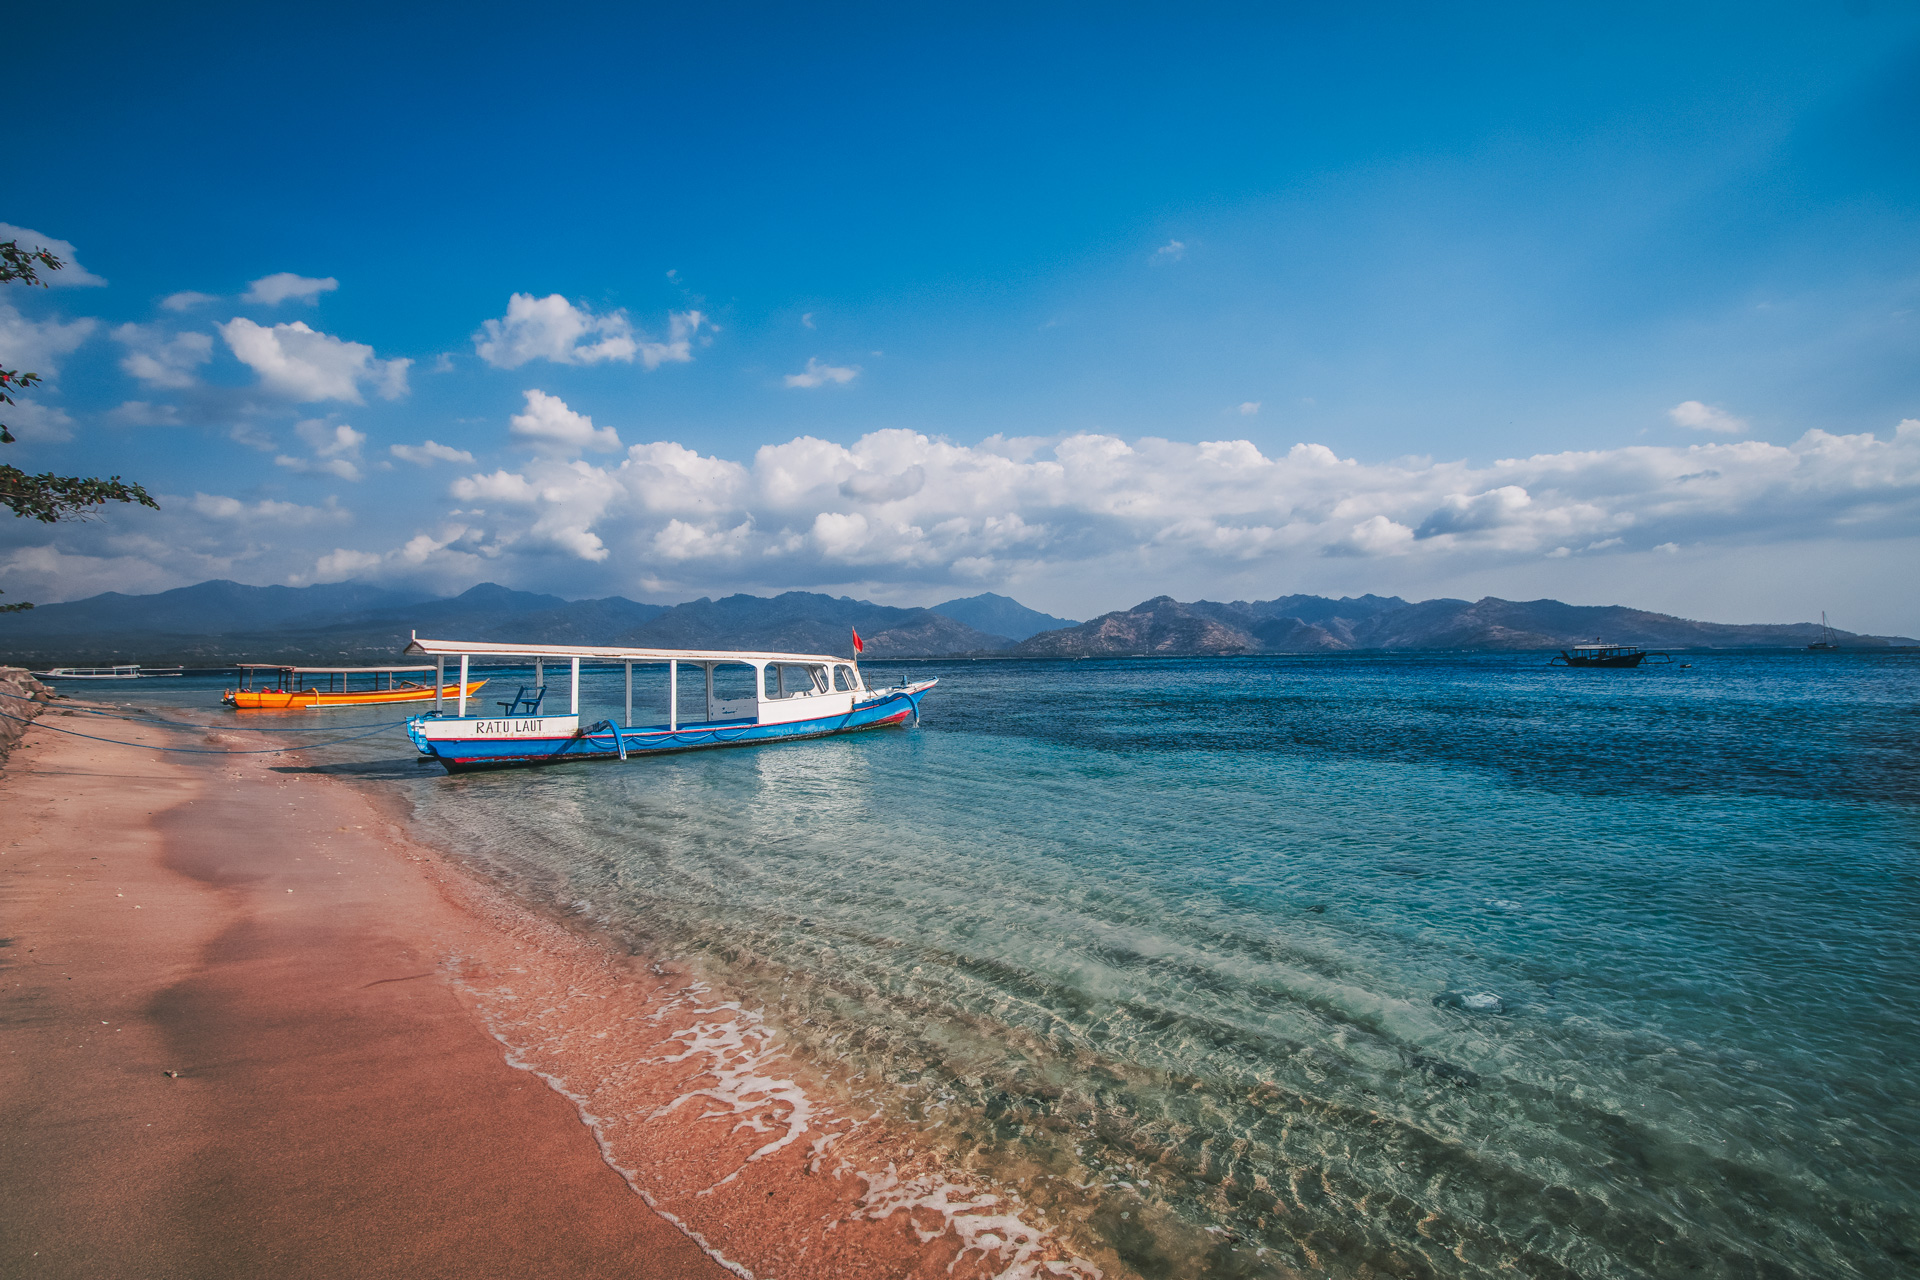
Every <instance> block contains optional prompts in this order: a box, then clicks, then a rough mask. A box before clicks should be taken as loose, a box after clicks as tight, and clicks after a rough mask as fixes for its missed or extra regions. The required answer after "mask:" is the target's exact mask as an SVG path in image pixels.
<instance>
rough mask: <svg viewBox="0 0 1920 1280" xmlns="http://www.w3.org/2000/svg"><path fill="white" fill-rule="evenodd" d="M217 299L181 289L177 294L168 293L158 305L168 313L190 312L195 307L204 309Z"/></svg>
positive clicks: (217, 299) (206, 294)
mask: <svg viewBox="0 0 1920 1280" xmlns="http://www.w3.org/2000/svg"><path fill="white" fill-rule="evenodd" d="M218 301H220V299H219V298H217V297H216V296H214V295H213V294H211V293H196V292H195V291H193V290H192V289H183V290H181V291H180V292H179V293H170V294H168V295H167V296H166V297H164V298H162V299H160V305H161V306H162V307H163V308H165V309H166V310H168V311H191V310H193V309H194V308H195V307H204V306H206V305H207V304H208V303H209V302H218Z"/></svg>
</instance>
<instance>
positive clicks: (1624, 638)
mask: <svg viewBox="0 0 1920 1280" xmlns="http://www.w3.org/2000/svg"><path fill="white" fill-rule="evenodd" d="M1835 634H1836V636H1837V637H1838V638H1839V640H1840V643H1841V645H1842V646H1843V647H1846V648H1885V647H1887V646H1890V645H1911V644H1913V643H1914V642H1913V641H1912V640H1910V639H1907V638H1905V637H1903V636H1861V635H1855V634H1853V633H1852V632H1847V631H1836V632H1835ZM1821 636H1822V632H1821V630H1820V628H1819V626H1817V625H1816V624H1814V623H1811V622H1792V623H1759V624H1741V623H1720V622H1694V621H1690V620H1689V619H1686V618H1676V617H1672V616H1671V615H1668V614H1664V613H1649V612H1647V611H1646V610H1644V609H1629V608H1625V607H1623V606H1621V605H1572V604H1562V603H1561V602H1560V601H1558V600H1527V601H1514V600H1501V599H1498V598H1496V597H1493V596H1488V597H1486V598H1485V599H1483V600H1476V601H1468V600H1424V601H1421V602H1420V603H1418V604H1409V603H1408V602H1407V601H1405V600H1402V599H1400V598H1399V597H1398V596H1386V597H1382V596H1371V595H1369V596H1360V597H1358V598H1345V599H1340V600H1329V599H1327V598H1326V597H1324V596H1282V597H1280V598H1279V599H1277V600H1254V601H1246V600H1236V601H1234V602H1232V603H1231V604H1219V603H1216V602H1214V601H1211V600H1196V601H1194V602H1192V603H1188V604H1183V603H1181V602H1180V601H1178V600H1175V599H1174V598H1173V597H1172V596H1158V597H1156V598H1154V599H1152V600H1148V601H1146V602H1144V603H1142V604H1137V605H1135V606H1134V607H1133V608H1131V609H1121V610H1116V611H1114V612H1113V613H1107V614H1102V615H1101V616H1100V617H1098V618H1095V619H1093V620H1092V621H1090V622H1083V623H1081V624H1080V625H1079V626H1077V627H1065V628H1062V629H1060V630H1056V631H1045V632H1042V633H1040V634H1039V635H1036V636H1032V637H1030V638H1029V639H1027V640H1025V641H1023V642H1021V643H1020V644H1018V645H1016V646H1014V648H1013V649H1012V651H1011V653H1012V655H1013V656H1016V657H1032V658H1066V657H1073V658H1079V657H1121V656H1126V655H1133V654H1162V655H1167V656H1175V655H1179V656H1195V655H1225V654H1241V653H1332V652H1338V651H1341V650H1347V649H1479V650H1489V649H1491V650H1500V649H1562V648H1566V647H1568V646H1571V645H1575V644H1581V643H1586V642H1590V641H1593V640H1595V639H1605V640H1606V641H1608V642H1610V643H1613V644H1631V645H1641V646H1644V647H1647V648H1660V649H1804V648H1805V647H1806V646H1807V645H1809V644H1811V643H1813V642H1814V641H1816V640H1819V639H1820V638H1821Z"/></svg>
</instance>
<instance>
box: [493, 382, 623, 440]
mask: <svg viewBox="0 0 1920 1280" xmlns="http://www.w3.org/2000/svg"><path fill="white" fill-rule="evenodd" d="M526 396H527V407H526V411H525V412H524V413H516V414H514V415H513V417H512V418H511V419H509V421H508V429H509V430H510V431H511V432H512V433H513V435H514V436H515V438H517V439H520V440H528V441H532V442H533V443H535V444H541V445H550V446H553V447H556V448H560V449H564V450H579V449H593V450H596V451H598V452H601V453H611V452H612V451H613V450H615V449H618V448H619V447H620V435H619V433H618V432H616V431H615V430H614V429H613V428H612V427H595V426H594V425H593V419H592V418H589V417H588V416H587V415H586V414H584V413H575V412H574V411H573V410H572V409H569V408H568V407H567V402H566V401H564V400H562V399H561V398H560V397H559V396H550V395H548V394H547V393H546V392H544V391H528V392H527V393H526Z"/></svg>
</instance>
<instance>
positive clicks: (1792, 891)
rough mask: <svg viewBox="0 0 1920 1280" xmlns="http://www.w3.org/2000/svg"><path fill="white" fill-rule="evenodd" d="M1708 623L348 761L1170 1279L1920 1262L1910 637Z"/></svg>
mask: <svg viewBox="0 0 1920 1280" xmlns="http://www.w3.org/2000/svg"><path fill="white" fill-rule="evenodd" d="M1689 660H1690V661H1691V662H1692V663H1693V664H1694V665H1693V666H1692V667H1691V668H1690V669H1680V668H1678V667H1672V668H1663V669H1649V670H1642V671H1634V672H1609V671H1567V670H1564V669H1550V668H1546V667H1544V666H1542V665H1541V659H1540V657H1539V656H1538V655H1518V656H1515V655H1497V656H1456V655H1412V656H1404V657H1377V656H1364V655H1346V656H1338V657H1332V658H1310V659H1281V658H1275V659H1227V660H1193V661H1179V660H1143V661H1118V662H1061V663H1013V662H959V663H944V664H943V663H917V664H912V665H911V667H910V668H896V669H901V670H911V672H912V673H913V674H914V675H916V676H919V675H938V676H939V677H940V678H941V680H942V683H941V685H940V687H939V688H938V689H937V690H935V691H934V693H933V694H932V695H931V696H930V697H929V699H928V701H927V703H926V715H925V718H924V721H923V723H922V725H921V727H920V728H918V729H914V730H904V731H885V732H876V733H872V734H865V735H857V736H853V737H848V738H839V739H825V740H821V741H816V742H807V743H798V744H791V745H786V746H777V747H770V748H759V749H753V750H738V751H719V752H706V753H698V754H690V755H684V756H675V757H666V758H655V759H648V760H645V761H636V762H634V763H631V764H627V765H624V766H623V765H618V764H585V765H577V766H566V767H563V768H555V769H549V770H544V771H520V772H511V773H497V774H484V775H466V776H462V777H456V778H448V777H444V776H441V775H440V774H439V773H438V771H437V770H432V769H427V768H422V767H420V766H418V765H415V764H412V763H409V762H405V761H404V759H403V758H402V757H401V756H400V755H399V754H398V753H397V752H396V748H395V746H394V744H393V743H392V741H391V740H390V739H381V740H376V741H375V742H374V743H371V744H356V745H353V746H349V747H342V748H337V749H334V751H333V752H331V753H330V755H329V758H330V759H334V760H336V761H339V762H341V763H342V766H343V767H345V768H348V769H349V770H351V771H355V772H358V773H360V774H362V775H363V776H366V777H368V778H370V779H374V780H376V781H379V782H380V783H381V784H382V785H396V786H398V787H400V788H401V789H402V790H403V791H404V792H405V794H406V795H407V796H408V797H409V799H410V800H411V802H412V804H413V806H414V810H415V813H416V815H417V819H418V821H419V823H420V824H421V825H422V828H423V829H424V830H426V831H428V832H429V833H431V834H432V835H433V836H434V838H436V839H437V840H439V841H440V842H441V843H442V844H444V845H446V846H448V847H450V848H454V849H457V850H460V851H462V852H463V854H464V855H465V856H467V857H469V858H470V859H472V860H473V861H474V863H475V865H476V866H478V867H480V868H481V869H482V870H484V871H486V872H488V873H489V874H492V875H494V876H496V877H498V878H500V879H502V880H504V881H505V882H507V883H509V884H511V885H514V886H516V887H517V888H519V889H520V891H522V892H524V893H526V894H528V895H530V896H533V897H535V898H536V899H539V900H541V901H543V902H544V903H547V904H549V905H560V906H565V907H568V908H570V909H573V910H577V911H579V912H581V913H583V914H586V915H590V916H591V917H593V918H594V919H596V920H598V921H600V922H602V923H603V924H605V925H606V926H607V927H611V928H613V929H615V930H617V931H618V932H621V933H623V934H624V935H626V936H627V937H629V938H630V939H631V940H632V941H633V942H634V943H635V944H636V945H639V946H643V947H645V948H648V949H650V950H652V951H654V952H655V953H657V954H660V955H662V956H666V957H671V958H674V959H677V960H681V961H685V962H688V963H691V964H694V965H696V966H698V967H700V968H701V969H703V970H704V971H705V972H707V973H708V974H709V975H711V976H712V977H713V978H714V980H716V981H718V982H721V983H723V984H727V985H730V986H732V987H734V988H735V989H736V990H737V991H738V992H739V993H740V994H742V995H743V996H745V997H746V998H748V999H750V1000H752V1001H755V1002H757V1003H759V1004H762V1005H764V1006H765V1007H766V1008H767V1010H768V1013H769V1016H770V1017H771V1018H772V1019H773V1020H774V1021H776V1022H777V1023H779V1024H780V1025H781V1026H782V1027H783V1028H785V1029H786V1030H787V1031H788V1032H789V1033H790V1034H791V1035H792V1036H794V1037H795V1039H796V1040H797V1041H799V1042H800V1043H802V1044H803V1045H805V1046H807V1047H808V1050H809V1051H810V1052H811V1053H813V1054H814V1055H816V1056H817V1057H818V1058H819V1060H821V1061H822V1062H837V1063H839V1064H841V1066H842V1067H843V1068H845V1069H844V1070H843V1071H842V1073H841V1074H842V1075H843V1076H845V1077H848V1078H851V1077H852V1076H854V1075H857V1074H860V1073H861V1072H864V1073H865V1080H864V1082H861V1083H859V1084H857V1085H851V1086H850V1087H854V1088H856V1089H858V1090H864V1091H865V1093H864V1096H865V1097H866V1098H867V1100H869V1101H871V1102H874V1103H875V1104H876V1105H882V1106H885V1107H887V1108H889V1109H890V1110H892V1111H894V1112H895V1113H896V1114H899V1115H902V1116H905V1117H907V1118H908V1119H910V1120H912V1121H913V1122H915V1123H918V1124H921V1125H923V1126H924V1127H925V1128H926V1130H927V1132H928V1135H929V1139H930V1140H931V1141H934V1142H937V1143H939V1144H941V1145H942V1146H944V1147H945V1148H946V1149H947V1150H948V1151H949V1152H950V1153H951V1155H952V1157H953V1158H954V1159H955V1160H956V1161H958V1162H961V1163H964V1164H968V1165H970V1166H972V1167H977V1168H981V1169H985V1170H988V1171H991V1172H992V1173H994V1174H995V1175H996V1176H999V1177H1002V1178H1004V1179H1007V1180H1009V1181H1012V1182H1014V1183H1017V1184H1019V1185H1020V1187H1021V1188H1022V1190H1023V1192H1024V1193H1025V1194H1026V1195H1027V1196H1028V1198H1029V1199H1032V1200H1035V1201H1037V1202H1039V1203H1042V1204H1052V1205H1054V1206H1055V1207H1056V1209H1057V1211H1058V1213H1059V1214H1060V1215H1061V1216H1063V1217H1083V1218H1084V1221H1085V1224H1086V1225H1085V1227H1084V1230H1086V1231H1088V1232H1089V1233H1091V1234H1092V1235H1093V1236H1095V1237H1096V1238H1098V1239H1099V1240H1100V1241H1102V1242H1103V1243H1104V1244H1106V1245H1107V1246H1109V1247H1111V1248H1112V1249H1114V1250H1115V1251H1117V1253H1118V1255H1119V1256H1120V1257H1121V1258H1122V1259H1123V1260H1125V1262H1126V1263H1127V1265H1129V1266H1131V1267H1132V1268H1134V1269H1135V1270H1136V1271H1138V1272H1139V1273H1141V1274H1143V1275H1148V1276H1158V1275H1168V1276H1175V1275H1178V1276H1187V1275H1196V1276H1197V1275H1235V1276H1238V1275H1264V1274H1284V1273H1285V1272H1286V1271H1287V1270H1288V1269H1299V1270H1306V1271H1322V1272H1325V1273H1328V1274H1332V1275H1336V1276H1358V1275H1378V1274H1384V1275H1395V1276H1482V1275H1487V1276H1491V1275H1496V1274H1500V1275H1522V1276H1575V1275H1577V1276H1594V1277H1601V1276H1607V1277H1613V1276H1620V1277H1625V1276H1662V1277H1664V1276H1688V1277H1696V1276H1697V1277H1718V1276H1861V1277H1886V1276H1894V1275H1903V1274H1920V1252H1916V1247H1915V1245H1914V1244H1913V1243H1912V1242H1914V1241H1915V1240H1920V1029H1917V1028H1920V1021H1917V1019H1920V942H1916V934H1915V925H1916V922H1920V658H1915V657H1913V656H1901V655H1886V656H1879V657H1875V656H1863V655H1750V656H1749V655H1699V656H1694V657H1691V658H1690V659H1689ZM869 670H870V674H871V675H873V676H876V677H878V676H880V675H882V674H890V671H889V670H888V668H887V667H886V666H885V665H884V664H879V663H872V664H869ZM141 692H142V693H143V694H144V693H146V692H148V686H146V685H143V686H142V689H141ZM654 692H658V693H662V694H663V691H659V690H656V691H654ZM172 696H174V697H178V698H185V697H188V696H191V691H190V690H188V689H185V688H182V689H178V690H174V691H172ZM617 698H618V679H617V676H605V677H596V678H595V681H594V683H593V684H592V685H591V686H590V688H589V697H588V702H589V704H590V705H588V706H584V707H583V711H586V712H588V713H589V714H592V715H596V716H597V715H599V714H604V713H605V712H607V711H609V710H612V709H613V704H614V702H615V701H616V700H617ZM643 701H644V697H643ZM336 714H339V713H336ZM349 714H353V713H349ZM357 718H360V719H367V720H371V719H373V718H375V717H373V716H358V717H357ZM250 723H251V722H250ZM260 723H264V721H262V722H260ZM855 1068H858V1070H855ZM1122 1215H1125V1216H1122Z"/></svg>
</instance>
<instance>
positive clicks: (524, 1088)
mask: <svg viewBox="0 0 1920 1280" xmlns="http://www.w3.org/2000/svg"><path fill="white" fill-rule="evenodd" d="M45 723H47V724H58V725H60V726H63V727H69V728H79V729H81V730H83V731H86V732H95V733H100V732H103V724H110V725H111V727H110V728H108V729H106V730H105V732H106V734H107V736H112V737H119V738H126V739H139V740H146V741H153V742H160V741H163V740H164V741H166V742H168V743H169V744H172V745H200V746H208V745H215V746H228V747H253V746H258V745H260V744H259V742H258V736H257V735H246V736H247V738H249V739H253V740H252V741H244V742H242V741H233V740H232V739H233V738H234V737H237V735H229V741H228V742H226V743H210V742H208V741H207V740H206V739H204V738H202V737H201V736H200V735H183V734H179V733H167V734H164V737H163V735H162V732H161V731H156V730H151V729H139V728H135V727H133V726H130V725H127V724H124V723H113V722H100V721H90V720H88V719H86V718H85V717H59V716H58V713H54V715H53V716H50V717H49V718H48V720H47V721H46V722H45ZM289 763H291V761H290V758H288V757H278V756H233V757H217V756H216V757H188V756H162V755H159V754H157V753H154V752H148V751H141V750H137V749H135V748H131V747H120V746H107V745H104V744H99V743H90V742H86V741H83V740H80V739H77V738H70V737H62V736H60V735H58V734H55V733H51V732H48V731H47V730H45V729H43V728H36V729H33V730H30V731H29V732H28V733H27V735H26V740H25V743H24V744H23V746H22V747H20V748H19V749H16V750H15V752H14V753H13V755H12V758H11V760H10V761H9V763H8V764H7V766H6V767H5V769H4V770H3V771H0V911H3V912H4V917H3V918H4V924H3V925H0V933H4V935H5V937H6V939H7V942H6V945H5V946H0V984H3V985H0V1027H4V1030H5V1036H4V1039H5V1051H4V1053H0V1205H5V1206H6V1208H5V1211H4V1212H0V1274H4V1275H7V1276H20V1277H30V1276H48V1277H103V1278H105V1277H114V1278H117V1280H118V1278H124V1277H129V1276H141V1277H155V1278H158V1277H173V1276H193V1277H219V1276H236V1277H238V1276H246V1277H258V1276H276V1277H286V1276H314V1277H320V1276H325V1277H340V1276H357V1277H383V1276H395V1277H399V1276H405V1277H408V1278H409V1280H424V1278H427V1277H441V1276H444V1277H479V1276H528V1275H550V1276H633V1277H723V1276H726V1275H727V1274H728V1273H727V1272H726V1271H725V1270H723V1269H722V1268H721V1267H720V1266H719V1265H718V1264H716V1263H715V1262H714V1261H712V1260H711V1259H710V1258H709V1257H707V1256H706V1255H705V1254H704V1253H702V1252H701V1250H700V1249H699V1248H698V1246H696V1245H695V1244H694V1243H693V1242H692V1241H691V1240H689V1239H688V1238H687V1236H686V1235H684V1234H683V1233H682V1232H681V1231H680V1230H678V1229H677V1228H676V1227H675V1226H674V1225H673V1224H671V1223H669V1222H667V1221H666V1220H665V1219H663V1218H661V1217H660V1216H659V1215H658V1214H656V1213H655V1212H653V1211H652V1210H651V1209H649V1208H648V1207H647V1206H646V1204H645V1203H644V1202H643V1201H642V1200H641V1199H640V1198H639V1197H638V1196H636V1195H635V1194H633V1192H632V1191H631V1190H630V1189H629V1188H628V1187H627V1185H626V1184H625V1183H624V1182H623V1180H622V1179H621V1177H620V1175H619V1174H618V1173H616V1172H615V1171H614V1170H613V1169H611V1168H610V1167H609V1166H608V1165H607V1164H606V1163H605V1162H604V1161H603V1160H602V1158H601V1155H600V1152H599V1150H598V1148H597V1147H596V1145H595V1142H594V1139H593V1136H592V1134H591V1133H590V1132H589V1131H588V1130H587V1129H586V1128H584V1127H583V1126H582V1124H581V1121H580V1117H579V1115H578V1113H577V1111H576V1110H575V1108H574V1107H573V1106H572V1105H571V1104H570V1103H569V1102H568V1101H567V1100H566V1099H564V1098H562V1097H560V1096H559V1095H557V1094H555V1093H554V1092H552V1091H551V1090H550V1089H548V1088H547V1087H545V1086H544V1085H543V1084H542V1082H541V1081H540V1080H539V1079H537V1078H535V1077H534V1076H532V1075H530V1074H529V1073H527V1072H525V1071H521V1070H516V1069H514V1068H513V1067H512V1066H509V1065H508V1064H507V1062H506V1061H505V1060H504V1059H503V1057H502V1053H501V1049H500V1046H499V1045H498V1044H497V1043H496V1042H495V1041H494V1040H493V1039H492V1038H491V1037H490V1036H489V1035H488V1034H487V1032H486V1030H485V1029H484V1028H483V1027H482V1025H481V1024H480V1022H479V1021H478V1019H477V1018H476V1017H475V1016H474V1014H473V1013H471V1012H470V1011H469V1010H468V1008H467V1007H466V1006H464V1005H463V1004H462V1002H461V999H460V998H459V995H458V993H457V992H456V991H455V989H454V988H453V986H452V984H451V982H450V980H449V977H448V975H447V973H446V971H445V969H444V967H443V966H442V965H441V964H440V957H441V955H443V954H444V953H445V951H446V949H447V947H448V946H449V944H450V943H457V942H458V941H459V940H461V939H471V938H472V937H473V935H475V934H476V933H477V932H478V931H479V929H480V926H479V925H478V924H477V923H476V922H475V921H474V920H473V919H472V918H471V917H469V916H467V915H466V914H465V913H463V912H462V911H461V910H460V909H459V908H458V907H456V906H455V905H453V904H452V903H451V902H449V901H448V899H447V898H446V897H445V896H444V895H443V894H442V893H441V892H440V891H439V885H438V884H437V883H436V882H437V880H438V878H439V876H438V874H437V869H436V867H435V865H434V863H433V862H432V861H431V860H425V861H423V860H420V859H422V858H423V856H424V855H422V854H421V853H419V852H418V851H413V850H410V849H409V848H408V847H407V846H406V845H404V844H403V843H399V842H396V841H395V840H394V839H393V833H392V832H391V831H390V830H389V829H388V828H387V827H386V825H385V824H384V823H383V822H382V821H381V820H380V819H379V818H378V817H377V816H376V815H375V814H374V812H373V810H372V809H371V808H370V807H369V806H368V804H367V803H366V802H365V800H363V799H362V798H361V797H359V796H357V795H355V794H354V793H353V792H351V791H349V790H347V789H346V788H343V787H340V786H338V785H336V784H332V783H329V782H326V781H325V780H323V779H320V778H316V777H313V776H311V775H302V774H299V773H276V772H274V769H275V768H276V767H280V768H285V767H287V766H288V765H289ZM167 1072H175V1073H177V1075H172V1076H170V1075H168V1074H165V1073H167Z"/></svg>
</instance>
